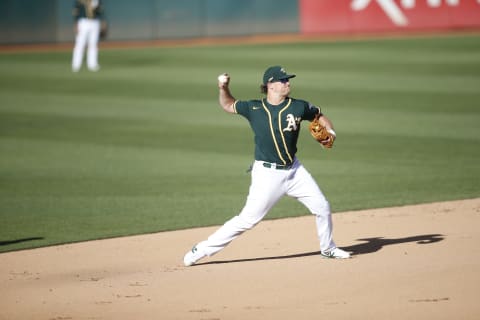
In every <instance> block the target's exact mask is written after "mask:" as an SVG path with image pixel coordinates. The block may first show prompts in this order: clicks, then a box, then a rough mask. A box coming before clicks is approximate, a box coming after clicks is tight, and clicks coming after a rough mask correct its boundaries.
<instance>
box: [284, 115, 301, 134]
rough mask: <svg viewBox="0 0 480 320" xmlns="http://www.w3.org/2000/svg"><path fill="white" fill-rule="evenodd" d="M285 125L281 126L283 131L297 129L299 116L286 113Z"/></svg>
mask: <svg viewBox="0 0 480 320" xmlns="http://www.w3.org/2000/svg"><path fill="white" fill-rule="evenodd" d="M286 120H287V127H285V128H283V131H284V132H285V131H297V130H298V125H299V123H300V120H301V118H300V117H297V118H295V116H294V115H293V114H291V113H289V114H287V119H286Z"/></svg>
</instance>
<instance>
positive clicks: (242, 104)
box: [233, 100, 252, 119]
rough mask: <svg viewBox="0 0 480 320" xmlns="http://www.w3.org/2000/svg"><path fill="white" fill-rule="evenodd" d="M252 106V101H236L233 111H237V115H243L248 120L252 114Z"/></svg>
mask: <svg viewBox="0 0 480 320" xmlns="http://www.w3.org/2000/svg"><path fill="white" fill-rule="evenodd" d="M251 104H252V101H242V100H236V101H235V102H234V103H233V110H234V111H235V113H237V114H239V115H242V116H244V117H245V118H247V119H248V117H249V114H250V109H251V108H250V106H251Z"/></svg>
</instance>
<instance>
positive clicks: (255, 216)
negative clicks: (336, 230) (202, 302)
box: [197, 159, 335, 256]
mask: <svg viewBox="0 0 480 320" xmlns="http://www.w3.org/2000/svg"><path fill="white" fill-rule="evenodd" d="M285 195H287V196H290V197H294V198H296V199H297V200H298V201H300V202H301V203H303V205H305V207H306V208H307V209H308V210H309V211H310V212H311V213H312V214H314V215H315V216H316V226H317V234H318V238H319V241H320V250H322V251H329V250H331V249H333V248H335V243H334V241H333V239H332V229H333V225H332V217H331V213H330V205H329V203H328V201H327V200H326V198H325V196H324V195H323V193H322V191H321V190H320V188H319V187H318V185H317V183H316V182H315V180H314V179H313V177H312V176H311V175H310V173H309V172H308V171H307V170H306V169H305V168H304V167H303V165H302V164H301V163H300V162H299V161H298V160H297V159H295V162H294V164H293V166H292V168H291V169H289V170H280V169H274V168H266V167H264V166H263V162H262V161H255V162H254V164H253V168H252V180H251V185H250V190H249V194H248V197H247V201H246V204H245V206H244V208H243V209H242V211H241V212H240V214H239V215H237V216H235V217H233V218H232V219H230V220H229V221H227V222H226V223H225V224H224V225H223V226H222V227H220V228H219V229H218V230H217V231H216V232H215V233H213V234H212V235H211V236H210V237H209V238H208V239H207V240H205V241H202V242H200V243H199V244H197V249H199V250H202V251H203V252H204V253H205V254H206V255H208V256H211V255H214V254H215V253H217V252H218V251H220V250H222V249H223V248H225V247H226V246H227V245H228V244H229V243H230V242H232V241H233V240H234V239H235V238H237V237H238V236H240V235H241V234H242V233H243V232H245V231H247V230H249V229H251V228H253V227H254V226H255V225H256V224H258V223H259V222H260V221H261V220H262V219H263V218H264V217H265V215H266V214H267V213H268V211H269V210H270V209H271V208H272V207H273V206H274V205H275V204H276V203H277V202H278V201H279V200H280V198H282V197H283V196H285Z"/></svg>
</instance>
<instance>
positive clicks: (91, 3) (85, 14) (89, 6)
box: [72, 0, 105, 21]
mask: <svg viewBox="0 0 480 320" xmlns="http://www.w3.org/2000/svg"><path fill="white" fill-rule="evenodd" d="M72 15H73V18H74V20H75V21H77V20H78V19H80V18H88V19H99V20H103V19H104V18H105V17H104V10H103V5H102V1H100V0H75V1H74V2H73V12H72Z"/></svg>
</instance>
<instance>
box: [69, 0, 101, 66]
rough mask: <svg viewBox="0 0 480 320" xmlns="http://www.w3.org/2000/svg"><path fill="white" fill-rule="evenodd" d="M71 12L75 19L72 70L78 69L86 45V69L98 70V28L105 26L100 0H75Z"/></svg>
mask: <svg viewBox="0 0 480 320" xmlns="http://www.w3.org/2000/svg"><path fill="white" fill-rule="evenodd" d="M72 14H73V18H74V19H75V33H76V37H75V47H74V48H73V58H72V71H73V72H78V71H80V68H81V67H82V62H83V54H84V52H85V47H87V45H88V51H87V67H88V70H90V71H98V70H99V69H100V66H99V65H98V40H99V36H100V30H101V29H102V28H103V29H105V28H106V20H105V19H104V9H103V6H102V2H101V1H100V0H75V1H74V2H73V12H72Z"/></svg>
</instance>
